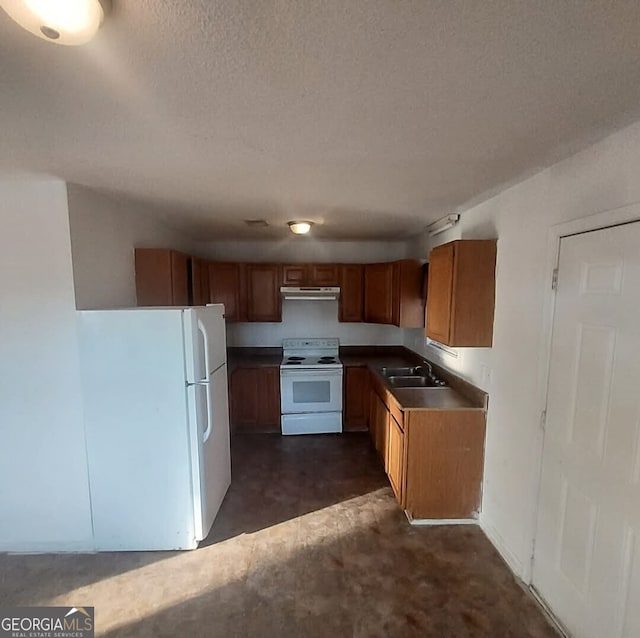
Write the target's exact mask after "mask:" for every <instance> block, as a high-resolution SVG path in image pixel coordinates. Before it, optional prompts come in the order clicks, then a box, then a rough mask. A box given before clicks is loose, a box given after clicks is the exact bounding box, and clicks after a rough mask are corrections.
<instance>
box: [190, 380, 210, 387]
mask: <svg viewBox="0 0 640 638" xmlns="http://www.w3.org/2000/svg"><path fill="white" fill-rule="evenodd" d="M191 385H209V381H208V380H205V379H203V380H202V381H187V387H189V386H191Z"/></svg>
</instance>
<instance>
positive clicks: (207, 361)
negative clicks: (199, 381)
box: [198, 319, 211, 381]
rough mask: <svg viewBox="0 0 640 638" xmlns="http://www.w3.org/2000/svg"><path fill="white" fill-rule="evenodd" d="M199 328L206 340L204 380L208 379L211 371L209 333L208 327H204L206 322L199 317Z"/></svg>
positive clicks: (203, 338)
mask: <svg viewBox="0 0 640 638" xmlns="http://www.w3.org/2000/svg"><path fill="white" fill-rule="evenodd" d="M198 330H199V331H200V333H201V334H202V340H203V341H204V379H203V381H208V379H209V372H210V371H211V369H210V366H209V335H208V334H207V329H206V328H205V327H204V324H203V323H202V321H201V320H200V319H198Z"/></svg>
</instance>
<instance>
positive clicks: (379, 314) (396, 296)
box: [364, 259, 424, 328]
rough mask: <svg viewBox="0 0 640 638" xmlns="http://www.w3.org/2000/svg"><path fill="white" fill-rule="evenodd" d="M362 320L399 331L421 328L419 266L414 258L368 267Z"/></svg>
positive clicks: (422, 324)
mask: <svg viewBox="0 0 640 638" xmlns="http://www.w3.org/2000/svg"><path fill="white" fill-rule="evenodd" d="M364 320H365V321H367V322H370V323H388V324H394V325H396V326H400V327H402V328H422V327H423V326H424V301H423V292H422V263H421V262H420V261H419V260H417V259H403V260H401V261H396V262H389V263H384V264H367V265H366V266H365V272H364Z"/></svg>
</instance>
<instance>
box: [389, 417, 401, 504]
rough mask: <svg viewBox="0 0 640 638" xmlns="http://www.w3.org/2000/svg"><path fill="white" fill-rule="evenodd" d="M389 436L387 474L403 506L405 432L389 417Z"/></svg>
mask: <svg viewBox="0 0 640 638" xmlns="http://www.w3.org/2000/svg"><path fill="white" fill-rule="evenodd" d="M388 423H389V436H388V445H387V449H388V452H387V474H388V475H389V481H390V483H391V487H392V488H393V491H394V493H395V495H396V500H397V501H398V503H400V505H402V477H403V471H402V470H403V465H404V462H403V457H404V432H403V431H402V428H401V427H400V425H399V424H398V422H397V421H396V420H395V419H394V418H393V417H392V416H390V417H389V421H388Z"/></svg>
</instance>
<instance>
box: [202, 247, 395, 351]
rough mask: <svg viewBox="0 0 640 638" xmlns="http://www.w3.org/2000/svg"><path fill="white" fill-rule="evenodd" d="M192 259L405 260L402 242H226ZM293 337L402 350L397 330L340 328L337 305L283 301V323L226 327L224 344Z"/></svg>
mask: <svg viewBox="0 0 640 638" xmlns="http://www.w3.org/2000/svg"><path fill="white" fill-rule="evenodd" d="M195 250H196V253H197V254H198V255H200V256H202V257H206V258H209V259H219V260H222V261H225V260H226V261H248V262H256V261H265V262H279V263H288V262H291V263H296V262H337V263H340V262H345V263H349V262H353V263H373V262H377V261H394V260H396V259H403V258H404V257H405V255H406V250H407V244H406V242H402V241H390V242H383V241H363V242H349V241H316V240H315V239H313V238H312V237H294V236H293V235H292V236H291V237H290V238H287V240H285V241H280V242H272V241H228V242H209V243H200V244H198V245H197V246H196V247H195ZM294 337H338V338H339V339H340V343H341V344H342V345H376V344H379V345H402V343H403V340H404V333H403V331H402V330H401V329H400V328H396V327H395V326H382V325H375V324H366V323H353V324H352V323H340V322H339V321H338V302H337V301H336V302H333V301H291V300H287V301H283V306H282V323H244V324H229V327H228V332H227V342H228V344H229V345H233V346H281V345H282V340H283V339H286V338H294Z"/></svg>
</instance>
